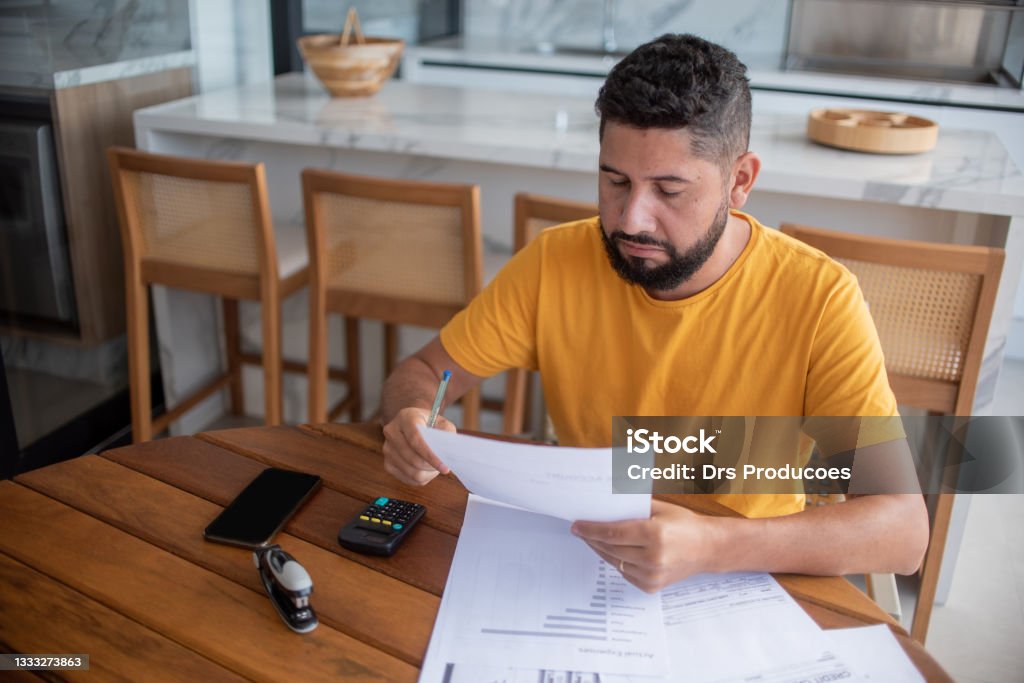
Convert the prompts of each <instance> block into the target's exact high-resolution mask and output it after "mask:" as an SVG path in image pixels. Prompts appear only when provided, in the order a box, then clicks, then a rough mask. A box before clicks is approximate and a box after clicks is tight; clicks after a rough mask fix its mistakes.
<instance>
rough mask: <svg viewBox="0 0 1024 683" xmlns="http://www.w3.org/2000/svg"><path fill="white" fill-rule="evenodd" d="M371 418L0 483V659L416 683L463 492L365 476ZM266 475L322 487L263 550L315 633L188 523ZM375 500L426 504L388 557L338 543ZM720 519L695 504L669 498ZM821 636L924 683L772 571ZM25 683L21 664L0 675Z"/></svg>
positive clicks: (851, 603) (165, 673)
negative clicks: (844, 632)
mask: <svg viewBox="0 0 1024 683" xmlns="http://www.w3.org/2000/svg"><path fill="white" fill-rule="evenodd" d="M382 443H383V437H382V434H381V430H380V427H379V426H377V425H372V424H353V425H335V424H330V425H303V426H298V427H253V428H243V429H232V430H224V431H213V432H206V433H201V434H196V435H194V436H189V437H174V438H167V439H160V440H156V441H150V442H148V443H143V444H138V445H134V446H128V447H124V448H117V449H113V450H109V451H106V452H104V453H102V454H100V455H86V456H82V457H78V458H74V459H71V460H66V461H64V462H61V463H58V464H55V465H51V466H49V467H45V468H42V469H38V470H34V471H31V472H27V473H25V474H22V475H19V476H17V477H15V478H14V480H12V481H3V482H0V651H2V652H6V653H37V654H42V653H48V654H54V653H82V654H87V655H89V670H88V671H84V670H64V671H48V672H45V673H46V674H47V675H51V676H56V677H58V678H60V679H68V680H103V679H121V680H133V681H138V680H146V681H156V680H189V681H196V680H198V681H204V682H213V681H233V680H246V679H248V680H265V681H283V680H301V681H310V680H335V681H337V680H345V681H388V682H392V681H415V680H416V679H417V676H418V674H419V668H420V666H421V665H422V663H423V658H424V656H425V654H426V650H427V643H428V641H429V639H430V634H431V630H432V629H433V627H434V618H435V616H436V615H437V611H438V607H439V604H440V600H441V594H442V592H443V590H444V587H445V581H446V578H447V576H448V570H449V567H450V566H451V563H452V558H453V555H454V553H455V545H456V542H457V540H458V535H459V530H460V528H461V525H462V519H463V515H464V513H465V508H466V498H467V492H466V490H465V488H464V487H463V486H462V485H461V484H460V483H459V482H458V480H457V479H455V478H453V477H451V476H444V477H438V478H437V479H435V480H434V481H433V482H431V483H430V484H429V485H427V486H425V487H422V488H415V487H409V486H405V485H403V484H401V483H399V482H398V481H397V480H395V479H394V478H392V477H391V476H390V475H388V474H387V473H386V472H385V471H384V469H383V466H382V459H381V454H380V452H381V446H382ZM268 466H277V467H284V468H290V469H296V470H302V471H306V472H313V473H316V474H318V475H320V476H321V477H322V478H323V482H324V486H323V487H321V488H320V489H319V490H318V491H317V492H316V493H315V494H314V495H313V496H312V497H311V498H310V499H309V501H308V502H307V503H306V504H305V505H304V506H303V507H302V508H301V509H300V510H299V511H298V513H297V514H296V515H295V516H294V517H293V518H292V520H291V521H290V522H289V523H288V524H287V526H286V527H285V528H284V530H283V531H282V532H281V533H279V534H278V535H277V537H276V539H275V542H277V543H279V544H280V545H281V546H282V547H283V548H284V549H285V550H287V551H288V552H289V553H291V554H292V555H293V556H294V557H295V558H296V559H297V560H299V561H300V562H301V563H302V565H303V566H304V567H305V568H306V569H307V571H308V572H309V574H310V576H311V577H312V578H313V582H314V593H313V596H312V604H313V606H314V607H315V609H316V611H317V614H318V616H319V619H320V626H319V627H318V628H317V629H316V630H315V631H313V632H312V633H309V634H306V635H299V634H296V633H293V632H292V631H290V630H288V629H287V628H286V627H285V626H284V624H283V623H282V622H281V620H280V619H279V617H278V615H277V613H276V612H275V611H274V608H273V606H272V604H271V603H270V601H269V600H268V598H267V596H266V594H265V592H264V589H263V586H262V584H261V582H260V579H259V575H258V573H257V571H256V570H255V568H254V566H253V561H252V553H251V552H250V551H248V550H245V549H242V548H236V547H230V546H226V545H219V544H217V543H211V542H208V541H206V540H204V539H203V529H204V528H205V527H206V525H207V524H208V523H209V522H210V521H211V520H212V519H213V518H214V517H216V515H217V514H218V513H219V512H220V511H221V509H222V508H223V507H224V506H225V505H227V504H228V503H229V502H230V501H231V500H232V499H233V498H234V497H235V496H236V495H237V494H238V493H239V492H240V491H241V490H242V489H243V488H244V487H245V485H246V484H247V483H248V482H249V481H250V480H252V479H253V477H255V476H256V475H257V474H258V473H259V472H260V471H261V470H263V469H264V468H266V467H268ZM378 496H388V497H391V498H399V499H407V500H413V501H417V502H419V503H422V504H424V505H425V506H426V508H427V514H426V516H425V517H424V519H423V521H422V522H421V523H420V524H419V525H418V527H417V528H415V529H414V530H413V531H412V532H411V533H410V534H409V537H408V538H407V540H406V542H405V544H404V545H403V546H402V547H401V548H400V550H399V551H398V553H397V554H395V555H394V556H392V557H390V558H382V557H371V556H367V555H360V554H356V553H353V552H349V551H348V550H346V549H344V548H341V547H340V546H339V545H338V542H337V533H338V530H339V528H340V527H341V526H342V525H343V524H344V523H345V522H346V521H347V520H349V519H350V518H352V516H353V515H355V514H357V513H358V512H359V511H360V510H361V509H362V508H363V507H364V506H365V504H366V503H367V502H368V501H370V500H373V499H374V498H376V497H378ZM677 499H682V500H679V502H681V503H682V504H685V505H687V507H691V508H693V509H697V510H700V511H702V512H706V513H708V514H727V513H728V511H727V510H726V509H725V508H719V507H718V506H716V505H715V504H714V503H713V502H712V501H710V500H708V499H707V498H706V497H700V496H690V497H677ZM776 578H777V579H778V580H779V582H780V583H781V584H782V586H783V587H784V588H785V589H786V590H787V591H788V592H789V593H790V594H791V595H792V596H793V597H794V598H795V599H796V601H797V602H798V603H799V604H800V606H801V607H803V609H804V610H806V611H807V613H808V614H809V615H810V616H811V617H812V618H813V619H814V620H815V621H816V622H817V623H818V624H819V625H820V626H822V627H823V628H826V629H830V628H842V627H851V626H863V625H868V624H878V623H884V624H888V625H889V628H890V629H891V630H892V632H893V634H894V635H895V636H896V638H897V640H898V641H899V643H900V645H902V646H903V649H904V650H905V651H906V653H907V654H908V655H909V656H910V658H911V660H912V661H913V662H914V664H915V665H916V666H917V667H918V669H919V670H920V671H921V672H922V674H923V675H924V676H925V678H926V679H927V680H929V681H932V680H935V681H944V680H951V679H950V678H949V676H948V675H947V674H946V673H945V672H944V671H943V670H942V668H941V667H940V666H939V664H938V663H937V662H936V661H935V660H934V659H933V658H932V657H931V656H930V655H929V654H928V653H927V652H926V651H925V649H924V648H923V647H921V646H920V645H918V644H917V643H916V642H914V641H912V640H911V639H910V638H909V636H908V635H907V633H906V631H905V630H904V629H903V628H901V627H900V626H899V625H897V624H896V623H895V622H894V621H893V620H892V619H891V618H890V617H889V616H888V615H887V614H885V613H884V612H882V611H881V610H880V609H879V608H878V607H877V606H876V605H875V604H874V603H873V602H872V601H871V600H870V599H868V598H867V597H866V596H865V595H864V594H863V593H861V592H860V591H859V590H857V589H856V588H855V587H854V586H853V585H852V584H850V583H849V582H848V581H846V580H844V579H841V578H825V577H810V576H797V575H777V576H776ZM4 675H11V676H18V677H25V679H26V680H33V679H34V676H35V674H34V673H33V672H28V671H21V672H12V671H5V672H2V673H0V676H4Z"/></svg>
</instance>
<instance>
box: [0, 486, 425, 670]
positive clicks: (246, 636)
mask: <svg viewBox="0 0 1024 683" xmlns="http://www.w3.org/2000/svg"><path fill="white" fill-rule="evenodd" d="M0 517H2V518H3V519H4V527H5V533H4V534H2V535H0V551H2V552H5V553H7V554H8V555H10V556H12V557H14V558H16V559H18V560H19V561H21V562H23V563H25V564H27V565H29V566H31V567H33V568H35V569H37V570H39V571H41V572H43V573H44V574H47V575H49V576H51V577H52V578H54V579H55V580H57V581H60V582H61V583H64V584H66V585H68V586H70V587H71V588H74V589H75V590H78V591H80V592H83V593H86V594H87V595H89V596H91V597H92V598H94V599H95V600H97V601H99V602H101V603H103V604H104V605H106V606H107V607H109V608H111V609H113V610H115V611H117V612H119V613H121V614H123V615H125V616H126V617H128V618H130V619H133V620H135V621H137V622H139V623H141V624H143V625H145V626H147V627H149V628H151V629H153V630H156V631H158V632H160V633H161V634H163V635H165V636H166V637H168V638H170V639H172V640H174V641H176V642H179V643H181V644H182V645H185V646H186V647H189V648H190V649H193V650H195V651H197V652H200V653H202V654H203V655H205V656H207V657H209V658H210V659H212V660H214V661H216V662H217V663H219V664H221V665H223V666H225V667H227V668H229V669H231V670H233V671H235V672H237V673H239V674H241V675H243V676H246V677H248V678H253V679H256V680H267V681H279V680H284V679H287V678H290V677H295V676H298V675H301V677H302V679H303V680H337V679H339V678H341V679H344V680H353V681H413V680H415V679H416V675H417V670H416V668H415V667H413V666H410V665H409V664H407V663H405V662H402V661H401V660H398V659H396V658H394V657H391V656H390V655H387V654H385V653H383V652H380V651H378V650H376V649H374V648H372V647H370V646H369V645H366V644H365V643H362V642H360V641H358V640H356V639H354V638H351V637H350V636H347V635H345V634H343V633H340V632H338V631H336V630H334V629H332V628H330V627H329V626H323V625H321V626H320V627H319V628H318V629H317V630H316V631H314V632H312V633H310V634H306V635H304V636H300V635H297V634H294V633H292V632H291V631H289V630H287V629H286V628H283V627H282V624H281V623H280V619H279V617H278V616H277V614H276V613H275V612H274V609H273V607H272V606H271V605H270V602H269V601H268V600H267V599H266V598H265V597H263V596H260V595H257V594H256V593H254V592H253V591H251V590H249V589H247V588H244V587H243V586H240V585H238V584H237V583H235V582H233V581H231V580H229V579H226V578H224V577H222V576H220V575H218V574H215V573H214V572H211V571H209V570H206V569H203V568H201V567H198V566H196V565H194V564H192V563H190V562H188V561H187V560H184V559H182V558H180V557H177V556H176V555H173V554H171V553H169V552H167V551H165V550H161V549H160V548H157V547H156V546H153V545H150V544H149V543H146V542H145V541H143V540H141V539H138V538H135V537H134V536H131V535H130V534H127V533H125V532H123V531H121V530H120V529H117V528H115V527H113V526H110V525H108V524H105V523H104V522H101V521H99V520H97V519H94V518H92V517H89V516H88V515H86V514H84V513H82V512H79V511H77V510H75V509H73V508H71V507H69V506H67V505H65V504H63V503H60V502H58V501H56V500H53V499H52V498H49V497H47V496H44V495H42V494H40V493H37V492H35V491H32V490H30V489H28V488H26V487H24V486H21V485H20V484H16V483H13V482H0Z"/></svg>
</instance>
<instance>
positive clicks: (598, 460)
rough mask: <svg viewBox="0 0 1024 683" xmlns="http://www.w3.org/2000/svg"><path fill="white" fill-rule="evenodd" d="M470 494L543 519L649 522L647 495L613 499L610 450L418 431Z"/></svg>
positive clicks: (628, 495) (621, 494)
mask: <svg viewBox="0 0 1024 683" xmlns="http://www.w3.org/2000/svg"><path fill="white" fill-rule="evenodd" d="M420 433H421V434H423V438H424V439H426V441H427V445H428V446H430V449H431V450H432V451H434V453H436V454H437V456H438V457H439V458H441V460H442V462H444V463H445V464H446V465H448V467H450V468H451V469H452V472H454V473H455V476H457V477H458V478H459V479H460V480H461V481H462V483H463V484H464V485H465V487H466V488H467V489H469V490H470V491H472V492H473V493H475V494H477V495H480V496H483V497H485V498H490V499H492V500H497V501H500V502H502V503H508V504H510V505H515V506H517V507H521V508H524V509H527V510H533V511H534V512H540V513H543V514H545V515H551V516H553V517H559V518H561V519H567V520H569V521H575V520H577V519H582V520H589V521H594V522H615V521H619V520H623V519H646V518H647V517H650V516H651V496H650V494H625V493H619V494H615V493H612V449H611V448H562V447H558V446H536V445H532V444H523V443H510V442H507V441H495V440H494V439H481V438H478V437H475V436H468V435H466V434H456V433H452V432H446V431H443V430H440V429H429V428H427V427H420Z"/></svg>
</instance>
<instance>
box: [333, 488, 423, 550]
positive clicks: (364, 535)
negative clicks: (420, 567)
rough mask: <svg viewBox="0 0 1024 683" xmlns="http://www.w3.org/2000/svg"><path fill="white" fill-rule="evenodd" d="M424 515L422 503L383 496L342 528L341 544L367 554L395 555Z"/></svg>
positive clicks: (340, 534) (339, 535)
mask: <svg viewBox="0 0 1024 683" xmlns="http://www.w3.org/2000/svg"><path fill="white" fill-rule="evenodd" d="M425 512H426V508H425V507H423V506H422V505H420V504H419V503H410V502H409V501H407V500H395V499H394V498H385V497H384V496H381V497H380V498H378V499H377V500H375V501H373V502H372V503H370V504H369V505H367V506H366V508H365V509H364V510H363V511H362V512H360V513H359V514H358V515H356V517H355V518H354V519H353V520H352V521H351V522H349V523H348V524H346V525H345V526H343V527H342V528H341V531H339V532H338V543H340V544H341V547H343V548H348V549H349V550H353V551H355V552H357V553H364V554H366V555H384V556H388V555H393V554H394V552H395V551H396V550H398V546H399V545H401V544H402V541H404V540H405V537H406V535H407V534H408V533H409V531H410V530H412V528H413V527H414V526H415V525H416V522H418V521H420V519H421V518H422V517H423V514H424V513H425Z"/></svg>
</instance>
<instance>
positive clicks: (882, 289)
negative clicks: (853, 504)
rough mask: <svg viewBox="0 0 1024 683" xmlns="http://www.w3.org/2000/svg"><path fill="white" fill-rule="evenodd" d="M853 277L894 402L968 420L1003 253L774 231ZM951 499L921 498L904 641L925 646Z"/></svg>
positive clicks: (813, 231)
mask: <svg viewBox="0 0 1024 683" xmlns="http://www.w3.org/2000/svg"><path fill="white" fill-rule="evenodd" d="M781 230H782V232H784V233H785V234H787V235H790V236H792V237H795V238H797V239H799V240H800V241H802V242H806V243H807V244H809V245H811V246H813V247H815V248H817V249H820V250H821V251H823V252H825V253H826V254H828V255H829V256H831V257H832V258H834V259H835V260H837V261H839V262H840V263H842V264H843V265H845V266H846V267H847V268H849V269H850V271H851V272H852V273H853V274H854V275H856V276H857V281H858V282H859V284H860V288H861V291H862V292H863V293H864V298H865V300H866V301H867V302H868V305H869V306H870V310H871V317H872V318H873V319H874V321H875V326H876V327H877V328H878V336H879V339H880V340H881V343H882V350H883V352H884V353H885V367H886V371H887V373H888V376H889V383H890V385H891V386H892V390H893V393H895V395H896V400H897V402H898V403H899V404H900V405H903V406H914V407H917V408H921V409H924V410H927V411H928V412H929V413H930V414H933V415H937V414H947V415H959V416H968V415H970V414H971V410H972V407H973V402H974V392H975V389H976V387H977V384H978V374H979V372H980V369H981V362H982V354H983V351H984V347H985V339H986V337H987V335H988V326H989V323H990V321H991V319H992V309H993V307H994V305H995V299H996V287H997V285H998V283H999V275H1000V272H1001V271H1002V267H1003V259H1004V257H1005V253H1004V251H1003V250H1002V249H994V248H988V247H975V246H959V245H948V244H931V243H927V242H914V241H908V240H893V239H885V238H880V237H865V236H860V235H851V234H846V233H842V232H832V231H828V230H822V229H818V228H810V227H805V226H801V225H793V224H788V223H787V224H783V225H782V226H781ZM953 497H954V494H952V493H940V494H934V495H931V496H929V508H930V512H931V519H932V523H931V539H930V541H929V544H928V550H927V552H926V554H925V559H924V563H923V565H922V567H921V571H920V590H919V594H918V600H917V607H916V608H915V610H914V618H913V622H912V624H911V629H910V634H911V636H912V637H913V638H914V639H915V640H917V641H918V642H920V643H922V644H924V641H925V637H926V636H927V633H928V622H929V620H930V619H931V613H932V607H933V603H934V601H935V592H936V587H937V585H938V579H939V569H940V567H941V564H942V554H943V551H944V550H945V547H946V535H947V532H948V529H949V521H950V516H951V513H952V510H953Z"/></svg>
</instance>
